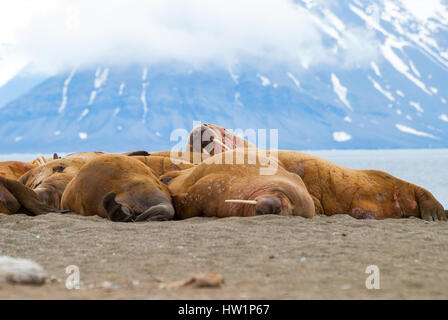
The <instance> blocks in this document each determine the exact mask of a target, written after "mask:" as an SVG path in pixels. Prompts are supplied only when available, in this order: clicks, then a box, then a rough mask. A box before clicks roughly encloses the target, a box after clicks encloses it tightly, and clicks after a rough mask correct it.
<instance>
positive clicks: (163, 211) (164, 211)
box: [135, 203, 174, 222]
mask: <svg viewBox="0 0 448 320" xmlns="http://www.w3.org/2000/svg"><path fill="white" fill-rule="evenodd" d="M173 217H174V208H173V206H172V205H171V204H170V203H161V204H158V205H155V206H152V207H151V208H149V209H148V210H146V211H145V212H143V213H142V214H140V215H138V216H137V218H135V222H140V221H168V220H172V219H173Z"/></svg>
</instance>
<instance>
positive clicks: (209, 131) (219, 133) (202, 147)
mask: <svg viewBox="0 0 448 320" xmlns="http://www.w3.org/2000/svg"><path fill="white" fill-rule="evenodd" d="M245 147H246V148H247V147H251V148H252V147H255V146H254V145H252V144H251V143H250V142H248V141H246V140H244V139H243V138H241V137H240V136H237V135H235V134H234V133H232V132H230V131H229V130H226V129H225V128H223V127H220V126H217V125H214V124H201V125H199V126H197V127H196V128H194V129H193V130H192V131H191V133H190V137H189V140H188V145H187V149H186V150H187V151H190V152H199V153H203V152H205V153H208V154H210V155H212V156H213V155H215V154H219V153H222V152H225V151H229V150H234V149H238V148H245Z"/></svg>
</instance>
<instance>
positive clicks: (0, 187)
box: [0, 161, 36, 214]
mask: <svg viewBox="0 0 448 320" xmlns="http://www.w3.org/2000/svg"><path fill="white" fill-rule="evenodd" d="M35 167H36V166H35V165H34V164H31V163H28V162H20V161H4V162H0V213H6V214H13V213H16V212H18V210H19V209H20V207H21V205H20V203H19V201H18V200H17V199H16V198H15V197H14V195H13V194H11V192H10V191H9V190H8V189H7V181H8V179H11V180H17V179H19V178H20V177H21V176H22V175H23V174H25V173H26V172H28V171H30V170H32V169H33V168H35Z"/></svg>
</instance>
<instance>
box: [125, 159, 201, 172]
mask: <svg viewBox="0 0 448 320" xmlns="http://www.w3.org/2000/svg"><path fill="white" fill-rule="evenodd" d="M128 156H129V155H128ZM132 157H133V158H134V159H136V160H138V161H140V162H142V163H143V164H145V165H146V166H147V167H149V168H150V169H151V170H152V171H153V173H154V174H155V175H156V176H157V177H160V176H162V175H164V174H166V173H168V172H171V171H181V170H185V169H189V168H191V167H193V166H194V165H193V164H192V163H190V162H189V161H187V160H185V159H182V158H176V159H171V158H170V157H166V156H153V155H149V156H132Z"/></svg>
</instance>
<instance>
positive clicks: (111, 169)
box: [61, 155, 174, 222]
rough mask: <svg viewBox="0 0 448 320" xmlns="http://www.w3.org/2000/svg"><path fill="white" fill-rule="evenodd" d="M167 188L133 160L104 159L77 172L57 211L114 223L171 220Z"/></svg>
mask: <svg viewBox="0 0 448 320" xmlns="http://www.w3.org/2000/svg"><path fill="white" fill-rule="evenodd" d="M170 196H171V195H170V192H169V190H168V188H167V187H166V186H165V185H164V184H162V183H161V182H160V181H159V180H158V177H157V176H156V175H155V174H154V173H153V172H152V170H151V169H150V168H149V167H147V166H146V165H144V164H143V163H142V162H141V161H139V160H137V159H135V157H128V156H123V155H104V156H100V157H97V158H95V159H93V160H91V161H90V162H89V163H87V164H86V165H85V166H83V167H82V168H81V170H80V171H79V173H78V174H77V176H76V177H75V178H74V179H73V180H72V181H71V182H70V183H69V184H68V186H67V189H66V190H65V192H64V194H63V196H62V202H61V207H62V209H63V210H71V211H74V212H76V213H78V214H81V215H85V216H91V215H98V216H100V217H103V218H109V219H110V220H111V221H117V222H133V221H135V222H138V221H163V220H170V219H172V218H173V216H174V208H173V206H172V204H171V200H170Z"/></svg>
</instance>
